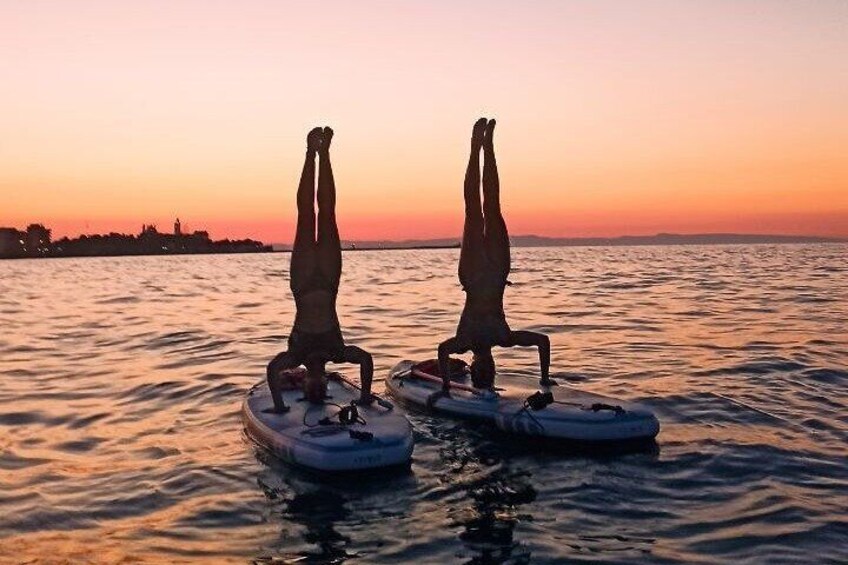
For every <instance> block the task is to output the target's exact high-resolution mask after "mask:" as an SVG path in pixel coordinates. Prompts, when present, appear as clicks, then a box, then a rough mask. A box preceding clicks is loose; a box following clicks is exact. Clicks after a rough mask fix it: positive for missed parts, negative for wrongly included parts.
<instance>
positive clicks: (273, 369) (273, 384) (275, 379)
mask: <svg viewBox="0 0 848 565" xmlns="http://www.w3.org/2000/svg"><path fill="white" fill-rule="evenodd" d="M298 365H300V361H299V360H298V359H296V358H295V357H294V356H293V355H292V354H291V353H290V352H288V351H283V352H282V353H279V354H277V356H276V357H274V358H273V359H271V362H270V363H268V367H267V369H266V376H267V379H268V388H269V389H270V390H271V398H272V399H273V400H274V412H276V413H278V414H282V413H284V412H288V411H289V407H288V406H286V403H285V402H284V401H283V392H282V382H281V381H282V375H281V374H280V373H281V371H284V370H286V369H294V368H295V367H297V366H298Z"/></svg>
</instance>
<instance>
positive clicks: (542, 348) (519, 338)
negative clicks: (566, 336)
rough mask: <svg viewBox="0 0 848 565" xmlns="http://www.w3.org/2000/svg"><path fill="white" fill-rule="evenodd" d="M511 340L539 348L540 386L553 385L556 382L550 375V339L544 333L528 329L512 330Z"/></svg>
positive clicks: (523, 345) (518, 343)
mask: <svg viewBox="0 0 848 565" xmlns="http://www.w3.org/2000/svg"><path fill="white" fill-rule="evenodd" d="M512 342H513V344H514V345H517V346H519V347H537V348H538V349H539V370H540V371H541V377H542V378H541V379H539V382H540V384H541V385H542V386H553V385H555V384H557V383H556V381H554V380H553V379H551V377H550V374H549V372H550V367H551V340H550V339H548V336H546V335H545V334H540V333H537V332H529V331H517V332H512Z"/></svg>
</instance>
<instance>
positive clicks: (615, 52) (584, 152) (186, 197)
mask: <svg viewBox="0 0 848 565" xmlns="http://www.w3.org/2000/svg"><path fill="white" fill-rule="evenodd" d="M846 61H848V2H845V1H833V2H829V1H823V0H822V1H806V2H802V1H786V2H784V1H780V0H769V1H762V2H754V1H703V2H699V1H692V0H683V1H669V2H653V1H651V2H636V1H633V2H625V1H621V2H605V1H593V2H589V1H585V2H566V1H537V2H532V3H529V2H528V3H525V2H500V1H493V0H488V1H479V2H478V1H473V2H472V1H468V2H453V1H428V2H424V1H422V2H401V1H386V2H370V1H362V2H284V1H279V0H267V1H259V0H241V1H226V2H225V1H212V0H196V1H188V0H168V1H153V0H146V1H139V2H116V1H76V0H56V1H41V0H26V1H24V0H0V85H2V87H0V131H2V135H1V136H0V226H16V227H24V226H25V225H26V224H27V223H29V222H35V221H38V222H43V223H45V224H47V225H48V226H49V227H52V228H53V229H54V234H55V235H77V234H79V233H86V232H87V233H97V232H108V231H124V232H132V233H135V232H137V231H138V230H139V229H140V227H141V224H142V223H151V222H152V223H157V224H159V227H160V229H161V228H165V229H168V230H169V229H170V225H171V222H173V219H174V217H176V216H179V217H180V218H181V219H182V220H183V223H184V224H186V225H188V227H189V228H191V229H203V228H205V229H208V230H209V231H210V232H211V233H212V236H213V237H217V238H222V237H254V238H258V239H262V240H264V241H267V242H288V241H291V239H292V236H293V223H294V220H295V208H294V200H295V198H294V194H295V189H296V186H297V182H298V176H299V174H300V168H301V166H302V159H303V154H304V148H305V143H304V138H305V135H306V133H307V131H308V130H309V129H310V127H312V126H314V125H325V124H326V125H331V126H332V127H333V128H334V129H335V130H336V137H335V141H334V152H333V164H334V170H335V175H336V182H337V185H338V192H339V196H338V198H339V203H338V216H339V224H340V229H341V231H342V238H343V239H365V238H369V239H370V238H390V239H402V238H420V237H439V236H454V235H458V234H459V233H460V231H461V224H462V192H461V189H462V176H463V172H464V167H465V161H466V159H467V149H468V138H469V134H470V130H471V125H472V124H473V122H474V120H475V119H476V118H477V117H479V116H490V117H495V118H497V119H498V123H499V125H498V131H497V134H496V145H497V151H498V163H499V166H500V174H501V185H502V191H503V198H502V200H503V207H504V212H505V215H506V219H507V222H508V224H509V226H510V231H511V232H512V233H513V234H530V233H535V234H540V235H563V236H590V235H591V236H596V235H610V236H611V235H621V234H650V233H656V232H659V231H673V232H681V233H694V232H716V231H734V232H746V233H799V234H800V233H804V234H821V235H842V236H848V63H846Z"/></svg>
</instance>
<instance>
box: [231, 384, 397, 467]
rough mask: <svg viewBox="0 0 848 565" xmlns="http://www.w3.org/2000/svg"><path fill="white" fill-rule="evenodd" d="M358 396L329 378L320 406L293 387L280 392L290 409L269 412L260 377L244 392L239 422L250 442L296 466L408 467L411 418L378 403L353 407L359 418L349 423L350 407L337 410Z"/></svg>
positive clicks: (269, 403)
mask: <svg viewBox="0 0 848 565" xmlns="http://www.w3.org/2000/svg"><path fill="white" fill-rule="evenodd" d="M358 398H359V391H358V390H356V389H355V388H354V387H353V386H351V385H350V384H348V383H346V382H344V381H343V380H340V379H338V378H330V379H328V383H327V399H326V400H325V403H324V404H313V403H310V402H308V401H306V400H304V399H303V391H302V390H300V388H299V387H297V388H294V387H293V388H292V389H291V390H284V391H283V399H284V400H285V403H286V405H287V406H288V407H289V411H288V412H285V413H283V414H278V413H275V412H273V411H271V409H272V408H273V406H274V402H273V400H272V399H271V391H270V390H269V389H268V385H267V383H266V382H265V381H264V380H263V381H262V382H259V383H257V384H256V385H254V386H253V388H251V389H250V390H249V391H248V393H247V396H246V398H245V400H244V404H243V405H242V420H243V422H244V427H245V430H246V431H247V434H248V435H249V436H250V437H251V438H252V439H253V440H254V441H256V442H257V443H258V444H259V445H261V446H263V447H265V448H266V449H268V450H269V451H271V452H272V453H274V454H275V455H276V456H277V457H279V458H280V459H282V460H284V461H286V462H288V463H291V464H294V465H297V466H300V467H305V468H309V469H313V470H317V471H328V472H334V471H361V470H367V469H377V468H382V467H394V466H402V465H408V464H409V461H410V459H411V457H412V448H413V437H412V426H411V425H410V423H409V421H408V420H407V419H406V417H405V416H403V415H402V414H398V413H397V411H395V410H388V409H387V408H386V407H385V406H380V405H378V404H377V403H376V402H375V403H373V404H372V405H370V406H356V410H357V413H358V418H356V420H355V421H350V416H351V412H350V410H347V412H346V413H341V414H340V412H341V410H342V408H348V407H349V406H350V405H351V401H353V400H356V399H358ZM384 404H385V403H384ZM389 406H391V405H389Z"/></svg>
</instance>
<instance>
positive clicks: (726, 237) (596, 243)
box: [271, 233, 848, 253]
mask: <svg viewBox="0 0 848 565" xmlns="http://www.w3.org/2000/svg"><path fill="white" fill-rule="evenodd" d="M799 243H848V238H839V237H819V236H806V235H758V234H727V233H712V234H691V235H682V234H671V233H663V234H656V235H647V236H634V235H624V236H619V237H542V236H535V235H518V236H513V237H511V238H510V244H511V245H512V247H630V246H633V247H642V246H660V245H782V244H799ZM459 246H460V240H459V238H443V239H430V240H402V241H388V240H387V241H380V240H375V241H343V242H342V249H343V250H344V251H386V250H397V249H408V250H426V249H458V248H459ZM271 247H272V248H273V249H274V252H275V253H279V252H289V251H291V245H288V244H279V243H274V244H271Z"/></svg>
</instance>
